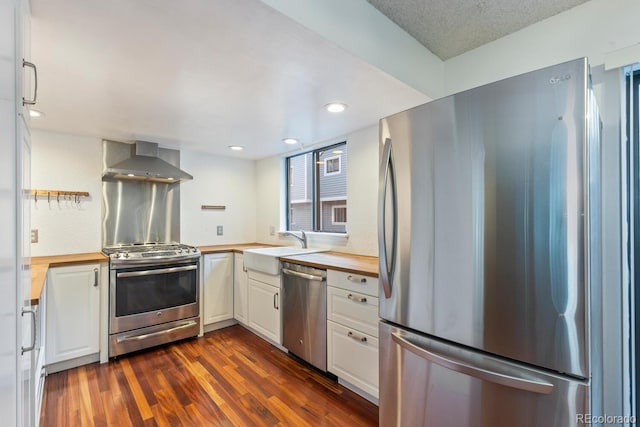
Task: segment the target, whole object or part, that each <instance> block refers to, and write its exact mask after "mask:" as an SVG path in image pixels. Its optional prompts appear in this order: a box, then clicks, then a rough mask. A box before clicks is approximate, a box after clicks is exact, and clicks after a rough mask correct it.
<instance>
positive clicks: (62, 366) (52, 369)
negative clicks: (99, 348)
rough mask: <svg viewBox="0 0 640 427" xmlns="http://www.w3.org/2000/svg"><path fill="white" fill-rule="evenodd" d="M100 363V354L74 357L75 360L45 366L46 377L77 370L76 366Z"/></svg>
mask: <svg viewBox="0 0 640 427" xmlns="http://www.w3.org/2000/svg"><path fill="white" fill-rule="evenodd" d="M99 361H100V353H94V354H89V355H87V356H81V357H76V358H75V359H70V360H65V361H63V362H58V363H52V364H50V365H47V367H46V369H47V375H48V374H54V373H56V372H60V371H66V370H67V369H72V368H77V367H78V366H82V365H88V364H90V363H95V362H99Z"/></svg>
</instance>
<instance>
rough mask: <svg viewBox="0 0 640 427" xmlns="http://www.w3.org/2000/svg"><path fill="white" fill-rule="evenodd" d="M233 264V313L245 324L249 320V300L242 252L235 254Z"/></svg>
mask: <svg viewBox="0 0 640 427" xmlns="http://www.w3.org/2000/svg"><path fill="white" fill-rule="evenodd" d="M234 257H235V259H234V265H233V313H234V317H235V318H236V319H237V320H238V321H239V322H240V323H243V324H245V325H246V324H247V323H248V322H249V318H248V313H247V310H248V301H247V297H248V295H247V292H248V290H247V286H248V284H247V281H248V279H249V278H248V275H247V270H246V268H245V267H244V256H243V255H242V254H235V255H234Z"/></svg>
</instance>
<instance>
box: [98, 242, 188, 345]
mask: <svg viewBox="0 0 640 427" xmlns="http://www.w3.org/2000/svg"><path fill="white" fill-rule="evenodd" d="M103 252H104V253H105V254H106V255H108V256H109V292H110V297H109V301H110V307H109V312H110V322H109V323H110V324H109V357H114V356H118V355H121V354H124V353H128V352H131V351H135V350H140V349H143V348H147V347H151V346H155V345H159V344H165V343H168V342H171V341H174V340H177V339H182V338H188V337H192V336H196V335H198V333H199V330H200V317H199V314H200V313H199V300H198V295H199V267H200V251H199V250H198V249H197V248H195V247H193V246H187V245H182V244H166V243H140V244H136V243H134V244H129V245H117V246H112V247H106V248H104V249H103Z"/></svg>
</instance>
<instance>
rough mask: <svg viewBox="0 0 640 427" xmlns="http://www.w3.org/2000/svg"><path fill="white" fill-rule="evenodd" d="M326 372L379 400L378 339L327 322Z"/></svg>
mask: <svg viewBox="0 0 640 427" xmlns="http://www.w3.org/2000/svg"><path fill="white" fill-rule="evenodd" d="M327 369H328V370H329V372H331V373H333V374H335V375H337V376H338V377H339V378H341V379H343V380H345V381H347V382H349V383H351V384H353V385H354V386H356V387H358V388H359V389H361V390H363V391H365V392H367V393H369V394H370V395H372V396H373V397H375V398H376V399H377V398H378V340H377V339H376V338H374V337H372V336H370V335H366V334H362V333H360V332H357V331H355V330H353V329H349V328H346V327H344V326H342V325H339V324H337V323H334V322H332V321H330V320H328V321H327Z"/></svg>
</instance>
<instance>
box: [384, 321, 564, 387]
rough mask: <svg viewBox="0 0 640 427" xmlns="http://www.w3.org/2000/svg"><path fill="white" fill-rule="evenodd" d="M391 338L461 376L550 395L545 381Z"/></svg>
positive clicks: (412, 351) (394, 335) (392, 335)
mask: <svg viewBox="0 0 640 427" xmlns="http://www.w3.org/2000/svg"><path fill="white" fill-rule="evenodd" d="M391 338H392V339H393V341H395V342H396V343H397V344H398V345H399V346H400V347H402V348H403V349H405V350H408V351H410V352H411V353H413V354H415V355H416V356H419V357H422V358H423V359H426V360H428V361H430V362H433V363H435V364H437V365H440V366H442V367H444V368H446V369H450V370H452V371H456V372H459V373H461V374H465V375H469V376H472V377H475V378H478V379H481V380H484V381H490V382H492V383H496V384H500V385H504V386H507V387H511V388H517V389H519V390H524V391H529V392H533V393H538V394H551V392H552V391H553V384H549V383H548V382H546V381H542V380H534V379H528V378H519V377H515V376H513V375H509V374H506V373H501V372H495V371H491V370H487V369H483V368H481V367H478V366H472V365H469V364H468V363H466V362H463V361H460V360H455V359H453V358H451V356H445V355H442V354H438V353H436V352H434V351H432V350H427V349H425V348H423V347H421V346H419V345H418V344H416V343H413V342H411V341H409V340H408V339H407V338H405V337H403V336H402V335H400V334H399V333H397V332H392V333H391Z"/></svg>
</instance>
